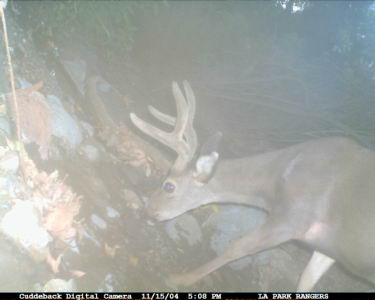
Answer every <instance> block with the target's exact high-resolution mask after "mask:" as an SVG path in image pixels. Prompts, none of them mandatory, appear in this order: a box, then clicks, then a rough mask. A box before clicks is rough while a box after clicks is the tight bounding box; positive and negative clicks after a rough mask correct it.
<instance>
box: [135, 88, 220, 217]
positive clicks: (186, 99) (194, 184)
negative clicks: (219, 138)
mask: <svg viewBox="0 0 375 300" xmlns="http://www.w3.org/2000/svg"><path fill="white" fill-rule="evenodd" d="M183 85H184V90H185V95H184V94H183V93H182V91H181V89H180V88H179V86H178V85H177V83H176V82H173V83H172V90H173V95H174V97H175V100H176V108H177V117H176V118H175V117H172V116H170V115H167V114H164V113H162V112H160V111H159V110H157V109H155V108H154V107H151V106H150V107H149V111H150V113H151V114H152V115H153V116H154V117H155V118H157V119H158V120H160V121H161V122H163V123H166V124H168V125H170V126H172V127H173V130H172V131H171V132H165V131H162V130H160V129H159V128H156V127H154V126H152V125H150V124H149V123H146V122H145V121H143V120H141V119H140V118H138V117H137V116H136V115H135V114H133V113H132V114H130V118H131V120H132V122H133V123H134V125H135V126H136V127H138V128H139V129H140V130H141V131H143V132H144V133H146V134H147V135H149V136H151V137H153V138H154V139H156V140H157V141H159V142H160V143H162V144H164V145H166V146H168V147H169V148H171V149H173V150H174V151H175V152H176V153H177V158H176V160H175V162H174V164H173V165H172V167H171V170H170V172H169V175H168V177H167V178H166V179H165V180H164V182H163V184H162V186H161V187H160V189H159V190H158V191H156V192H155V193H154V195H153V196H152V198H151V200H150V203H149V205H148V208H147V210H148V212H149V214H150V215H151V216H152V217H154V218H156V219H157V220H159V221H163V220H168V219H172V218H174V217H177V216H179V215H181V214H183V213H184V212H186V211H188V210H191V209H193V208H196V207H198V206H201V205H203V204H205V203H206V202H205V199H210V198H211V197H212V195H211V193H210V190H209V189H208V188H207V187H206V183H207V181H208V180H209V179H210V177H211V175H212V173H213V171H214V169H215V165H216V163H217V160H218V157H219V155H218V153H217V152H210V153H208V154H204V155H201V156H200V157H199V158H198V159H197V160H196V162H195V164H192V163H191V162H192V161H193V159H194V157H195V154H196V152H197V147H198V140H197V135H196V132H195V130H194V128H193V121H194V115H195V96H194V93H193V90H192V89H191V87H190V84H189V83H188V82H187V81H184V82H183Z"/></svg>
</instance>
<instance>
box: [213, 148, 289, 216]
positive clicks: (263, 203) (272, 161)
mask: <svg viewBox="0 0 375 300" xmlns="http://www.w3.org/2000/svg"><path fill="white" fill-rule="evenodd" d="M282 155H285V151H273V152H268V153H265V154H260V155H256V156H253V157H247V158H242V159H235V160H227V161H223V162H221V163H220V164H219V165H218V167H217V170H216V173H215V175H214V177H213V178H212V179H211V181H210V182H209V183H208V184H207V187H208V189H209V190H210V191H211V192H212V195H215V196H214V197H213V198H212V201H210V202H219V203H236V204H244V205H250V206H255V207H258V208H262V209H264V210H267V211H269V210H270V208H271V205H270V203H269V201H271V200H270V199H273V198H274V194H275V186H276V184H275V181H276V178H278V177H279V176H278V174H280V172H282V171H283V170H284V169H285V166H284V165H283V164H278V163H277V161H282V160H280V159H279V158H280V156H282Z"/></svg>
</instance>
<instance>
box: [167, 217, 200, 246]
mask: <svg viewBox="0 0 375 300" xmlns="http://www.w3.org/2000/svg"><path fill="white" fill-rule="evenodd" d="M165 231H166V232H167V234H168V236H169V237H170V238H171V239H173V240H174V241H176V242H178V241H180V240H181V239H184V240H186V241H187V242H188V244H189V245H190V246H194V245H195V244H197V243H199V242H200V241H201V240H202V231H201V228H200V226H199V224H198V222H197V220H196V218H195V217H193V216H192V215H189V214H184V215H181V216H179V217H178V218H175V219H173V220H170V221H168V222H167V223H166V225H165Z"/></svg>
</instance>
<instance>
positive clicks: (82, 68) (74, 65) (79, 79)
mask: <svg viewBox="0 0 375 300" xmlns="http://www.w3.org/2000/svg"><path fill="white" fill-rule="evenodd" d="M61 63H62V65H63V66H64V68H65V70H66V71H67V72H68V74H69V75H70V78H71V79H72V80H73V81H74V83H75V84H76V86H77V88H78V90H79V91H80V92H81V94H82V95H84V94H85V79H86V73H87V63H86V62H85V61H83V60H80V59H77V60H63V61H62V62H61Z"/></svg>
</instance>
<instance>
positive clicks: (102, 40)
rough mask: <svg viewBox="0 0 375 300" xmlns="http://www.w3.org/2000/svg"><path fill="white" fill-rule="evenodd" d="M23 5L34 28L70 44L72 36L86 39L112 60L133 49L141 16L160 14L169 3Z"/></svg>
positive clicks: (55, 0)
mask: <svg viewBox="0 0 375 300" xmlns="http://www.w3.org/2000/svg"><path fill="white" fill-rule="evenodd" d="M23 5H26V6H27V8H26V9H27V10H28V11H27V15H28V18H29V22H31V23H32V27H33V28H34V29H44V30H48V32H49V34H52V35H53V36H54V37H59V38H60V39H63V40H68V41H69V39H70V37H72V36H75V37H77V36H78V37H84V38H85V40H88V41H89V42H91V43H93V44H94V45H95V46H97V47H98V48H99V49H101V50H102V54H103V55H104V56H105V58H107V59H111V58H112V57H114V56H118V55H124V54H126V53H127V52H128V51H129V50H130V49H131V48H132V46H133V41H134V35H135V32H136V27H135V18H136V15H137V13H138V12H140V11H143V10H150V9H151V10H153V12H154V13H155V14H157V13H158V9H159V7H160V6H162V5H165V2H159V1H155V2H154V1H89V0H79V1H78V0H65V1H62V0H49V1H37V2H34V1H30V3H28V4H26V3H24V4H23Z"/></svg>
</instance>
